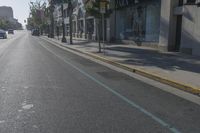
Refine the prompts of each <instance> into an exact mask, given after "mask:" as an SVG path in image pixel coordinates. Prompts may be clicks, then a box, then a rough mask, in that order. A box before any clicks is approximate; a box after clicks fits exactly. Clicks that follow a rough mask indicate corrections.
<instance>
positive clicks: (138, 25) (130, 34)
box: [116, 1, 161, 42]
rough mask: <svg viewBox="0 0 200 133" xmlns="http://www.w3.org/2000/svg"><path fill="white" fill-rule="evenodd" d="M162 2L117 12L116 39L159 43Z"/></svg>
mask: <svg viewBox="0 0 200 133" xmlns="http://www.w3.org/2000/svg"><path fill="white" fill-rule="evenodd" d="M160 6H161V4H160V2H155V1H154V2H152V3H151V2H148V3H145V2H144V3H141V4H137V5H133V6H131V7H126V8H123V9H119V10H117V11H116V38H117V39H118V40H133V41H138V42H143V41H148V42H157V41H158V40H159V27H160Z"/></svg>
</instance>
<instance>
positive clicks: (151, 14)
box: [65, 0, 200, 55]
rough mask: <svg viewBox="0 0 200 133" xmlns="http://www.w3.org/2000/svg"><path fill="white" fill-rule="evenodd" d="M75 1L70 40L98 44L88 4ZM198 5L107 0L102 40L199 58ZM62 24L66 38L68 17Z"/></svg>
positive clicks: (190, 0)
mask: <svg viewBox="0 0 200 133" xmlns="http://www.w3.org/2000/svg"><path fill="white" fill-rule="evenodd" d="M74 1H76V2H75V3H76V5H75V8H74V10H73V24H72V27H73V36H74V37H76V38H80V39H88V40H97V24H98V20H97V19H95V18H94V17H93V16H90V15H88V14H87V13H86V10H85V5H86V4H87V3H88V2H90V0H74ZM199 5H200V0H110V4H109V8H110V9H111V10H112V14H111V15H110V16H109V17H108V18H106V20H105V22H104V23H105V27H104V29H105V30H104V31H105V33H104V34H105V35H106V38H105V40H106V41H108V42H121V43H131V44H136V45H145V46H154V47H157V48H158V49H160V50H162V51H181V52H184V53H188V54H193V55H199V53H200V52H199V51H200V7H199ZM66 14H68V13H67V10H66ZM100 23H101V22H100ZM65 24H66V32H67V35H69V16H68V15H66V16H65ZM101 29H102V27H101ZM101 31H102V30H101ZM101 31H100V32H101ZM101 34H102V32H101Z"/></svg>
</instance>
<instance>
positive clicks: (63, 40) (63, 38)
mask: <svg viewBox="0 0 200 133" xmlns="http://www.w3.org/2000/svg"><path fill="white" fill-rule="evenodd" d="M63 4H64V3H62V4H61V11H62V28H63V37H62V42H64V43H66V42H67V39H66V37H65V23H64V9H63Z"/></svg>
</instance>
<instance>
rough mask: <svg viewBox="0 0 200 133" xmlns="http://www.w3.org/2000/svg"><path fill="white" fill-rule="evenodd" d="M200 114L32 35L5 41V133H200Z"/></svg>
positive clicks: (0, 99)
mask: <svg viewBox="0 0 200 133" xmlns="http://www.w3.org/2000/svg"><path fill="white" fill-rule="evenodd" d="M199 114H200V106H199V105H197V104H195V103H192V102H190V101H187V100H185V99H183V98H180V97H178V96H175V95H173V94H170V93H168V92H165V91H163V90H161V89H160V88H157V87H154V86H152V85H149V84H147V83H144V82H142V81H139V80H137V79H135V78H133V77H130V76H128V75H125V74H123V73H120V72H117V71H115V70H112V69H110V68H108V67H105V66H103V65H100V64H98V63H95V62H93V61H90V60H88V59H85V58H83V57H80V56H78V55H76V54H73V53H70V52H67V51H65V50H63V49H60V48H58V47H56V46H54V45H52V44H50V43H48V42H46V41H44V40H42V39H40V38H39V37H34V36H31V34H30V33H29V32H27V31H17V32H16V34H15V35H10V36H8V39H7V40H3V39H0V133H168V132H169V133H171V132H172V133H199V132H200V126H199V125H200V115H199Z"/></svg>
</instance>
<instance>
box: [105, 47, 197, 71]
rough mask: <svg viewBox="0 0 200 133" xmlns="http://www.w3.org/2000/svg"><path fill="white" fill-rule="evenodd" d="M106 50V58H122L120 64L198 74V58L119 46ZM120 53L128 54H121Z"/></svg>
mask: <svg viewBox="0 0 200 133" xmlns="http://www.w3.org/2000/svg"><path fill="white" fill-rule="evenodd" d="M106 49H107V50H108V52H107V53H108V56H111V57H119V58H123V59H124V61H122V63H126V64H131V65H137V66H155V67H159V68H162V69H166V70H170V71H176V70H177V69H178V70H184V71H190V72H195V73H200V58H199V57H195V56H189V55H183V54H180V53H161V52H159V51H156V50H149V49H139V48H129V47H121V46H120V47H119V46H116V47H115V46H114V47H109V48H106ZM113 51H114V52H113ZM120 52H123V53H128V54H121V53H120Z"/></svg>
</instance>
